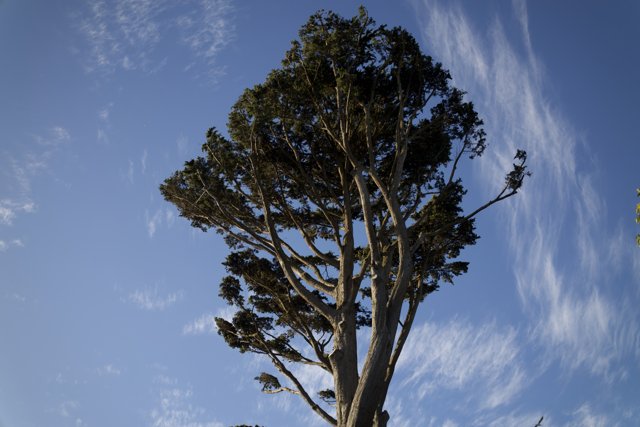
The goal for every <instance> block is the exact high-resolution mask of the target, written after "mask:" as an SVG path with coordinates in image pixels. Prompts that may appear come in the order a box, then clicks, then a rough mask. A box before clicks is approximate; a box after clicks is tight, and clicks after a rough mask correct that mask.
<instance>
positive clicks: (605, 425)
mask: <svg viewBox="0 0 640 427" xmlns="http://www.w3.org/2000/svg"><path fill="white" fill-rule="evenodd" d="M572 418H573V419H572V420H571V421H570V422H569V423H568V424H565V427H616V426H618V425H620V424H619V423H617V422H616V423H614V422H613V420H611V419H610V418H609V417H608V416H606V415H604V414H594V413H593V410H592V409H591V406H589V405H588V404H586V403H585V404H583V405H582V406H580V408H578V409H577V410H576V411H575V412H574V413H573V414H572Z"/></svg>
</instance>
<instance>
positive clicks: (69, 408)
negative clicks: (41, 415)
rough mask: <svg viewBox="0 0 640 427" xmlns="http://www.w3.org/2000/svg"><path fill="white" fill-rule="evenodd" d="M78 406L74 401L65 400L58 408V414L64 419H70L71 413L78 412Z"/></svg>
mask: <svg viewBox="0 0 640 427" xmlns="http://www.w3.org/2000/svg"><path fill="white" fill-rule="evenodd" d="M79 407H80V404H79V403H78V401H76V400H66V401H64V402H62V403H61V404H60V406H59V407H58V414H60V416H61V417H64V418H70V417H72V416H73V413H74V412H75V411H77V410H78V408H79Z"/></svg>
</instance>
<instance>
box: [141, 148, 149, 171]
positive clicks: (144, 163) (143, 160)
mask: <svg viewBox="0 0 640 427" xmlns="http://www.w3.org/2000/svg"><path fill="white" fill-rule="evenodd" d="M148 156H149V153H148V152H147V149H146V148H145V149H144V151H143V152H142V157H141V158H140V168H141V169H142V174H143V175H144V174H145V172H147V157H148Z"/></svg>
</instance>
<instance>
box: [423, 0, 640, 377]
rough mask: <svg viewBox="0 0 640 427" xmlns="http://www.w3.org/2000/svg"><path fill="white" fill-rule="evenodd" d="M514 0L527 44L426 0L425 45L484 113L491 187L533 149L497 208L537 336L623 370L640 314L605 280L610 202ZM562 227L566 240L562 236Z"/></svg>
mask: <svg viewBox="0 0 640 427" xmlns="http://www.w3.org/2000/svg"><path fill="white" fill-rule="evenodd" d="M514 4H515V14H516V19H517V21H518V23H519V25H520V30H521V34H522V40H521V42H522V44H521V45H519V44H518V43H517V41H514V40H513V39H509V38H508V37H507V36H506V34H505V31H504V29H503V27H502V24H501V23H500V22H499V21H495V23H494V25H493V27H492V28H491V30H490V31H489V33H488V34H483V33H481V32H479V31H477V30H476V29H474V28H472V27H471V25H470V24H469V22H468V20H467V18H466V16H465V15H464V13H463V12H462V11H461V10H460V9H459V8H455V7H450V6H449V5H448V4H447V5H446V6H445V3H440V2H434V1H430V0H426V1H423V2H422V3H420V6H418V11H419V15H420V17H421V23H422V27H423V28H424V33H423V35H424V39H425V42H426V43H428V48H429V49H430V50H431V51H432V52H433V53H434V54H435V56H436V57H437V58H438V60H441V61H442V62H443V63H444V64H446V65H447V66H449V67H450V70H451V72H452V75H453V76H454V81H455V84H456V85H457V86H460V87H462V88H464V89H465V90H467V91H468V92H469V94H470V95H469V98H470V99H472V100H473V101H474V102H475V105H476V107H477V108H478V109H479V111H480V113H481V115H483V116H484V118H485V123H486V128H487V134H488V139H489V142H490V144H491V147H490V150H488V151H487V153H486V154H485V156H483V159H482V160H481V161H480V162H477V163H479V164H480V167H481V169H480V171H479V175H480V178H481V182H483V183H484V186H485V187H486V188H487V191H494V190H493V189H495V188H496V187H497V186H498V185H501V183H502V182H503V181H502V180H503V175H502V174H503V173H504V172H505V171H507V170H508V169H509V167H510V165H511V162H512V160H511V159H512V156H513V154H514V153H515V151H516V148H524V149H526V150H527V151H528V154H529V161H530V165H531V168H532V170H533V174H534V175H533V177H532V178H531V179H530V180H528V182H526V183H525V186H524V189H523V190H522V191H521V192H520V194H519V195H518V196H517V197H516V198H515V199H512V200H511V201H510V202H509V204H510V206H509V209H508V210H501V211H500V212H501V214H503V215H505V216H506V221H504V223H505V224H508V230H509V237H508V238H509V243H510V246H511V248H512V253H513V254H514V260H515V267H514V273H515V276H516V281H517V287H518V292H519V295H520V297H521V302H522V305H523V309H524V310H525V311H526V312H527V313H529V315H530V319H531V322H532V323H533V330H534V332H535V334H536V335H535V337H536V338H537V340H538V343H539V344H540V345H541V346H543V348H546V350H547V354H548V355H549V356H550V357H552V358H556V359H559V360H561V361H562V362H563V363H564V364H565V365H566V366H568V367H570V368H574V369H575V368H578V367H584V368H586V369H588V370H590V371H591V372H592V373H594V374H599V375H603V376H605V377H611V376H612V375H613V376H616V375H623V374H624V373H623V372H617V369H616V368H615V366H614V365H615V362H616V361H617V360H620V359H621V358H622V357H623V356H624V354H629V353H632V354H635V355H636V357H637V354H638V352H637V345H635V344H633V343H636V342H638V337H640V329H638V328H637V327H636V325H637V324H638V314H637V313H634V312H633V311H630V310H627V311H622V310H618V309H616V308H615V307H616V306H619V305H620V303H621V302H620V301H614V299H613V297H612V295H611V293H610V292H608V291H607V286H605V285H609V284H608V283H606V282H607V281H608V280H611V279H610V277H611V275H610V274H609V272H610V270H611V269H610V266H609V265H608V264H607V260H608V259H610V256H609V253H608V248H609V247H610V246H611V242H612V240H614V239H612V238H611V235H613V234H614V233H609V232H608V231H607V230H606V227H605V226H604V218H605V215H606V204H605V203H604V202H603V199H602V196H600V194H599V193H598V192H597V190H596V188H594V186H593V185H592V183H593V182H596V181H597V180H595V179H594V178H593V177H592V176H591V175H590V172H586V171H583V170H582V169H581V168H580V167H579V165H578V164H577V150H578V139H577V137H576V136H575V135H576V132H575V131H574V130H573V129H572V127H571V125H570V124H569V123H568V122H567V121H566V119H565V118H564V117H563V115H562V113H561V112H560V111H557V109H556V108H554V107H553V106H552V105H551V104H550V103H549V101H548V100H547V96H546V95H545V93H544V85H545V78H544V77H545V76H544V74H543V71H542V70H543V67H542V66H541V65H540V63H539V62H538V59H537V57H536V55H535V53H534V51H533V47H532V45H531V39H530V37H529V30H528V17H527V10H526V5H525V3H524V2H515V3H514ZM421 6H424V7H421ZM520 52H524V55H523V54H521V53H520ZM563 233H564V234H567V233H568V234H569V236H570V237H569V240H568V241H567V239H566V238H563V239H562V240H560V238H561V236H564V234H563ZM603 242H604V244H603ZM629 296H630V295H624V296H623V297H622V298H620V300H621V301H624V300H626V299H628V297H629ZM635 297H636V301H637V296H635ZM629 325H631V326H629ZM622 330H626V334H628V335H631V336H632V337H634V336H635V337H636V338H634V339H631V340H630V341H629V342H628V343H626V344H622V343H620V344H619V345H616V343H615V342H614V338H613V337H615V336H616V335H619V334H620V333H622Z"/></svg>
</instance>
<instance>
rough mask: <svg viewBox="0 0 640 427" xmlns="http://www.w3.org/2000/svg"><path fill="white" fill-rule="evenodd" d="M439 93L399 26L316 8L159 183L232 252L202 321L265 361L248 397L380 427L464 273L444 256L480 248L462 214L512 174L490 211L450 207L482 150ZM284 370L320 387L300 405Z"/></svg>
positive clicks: (460, 101)
mask: <svg viewBox="0 0 640 427" xmlns="http://www.w3.org/2000/svg"><path fill="white" fill-rule="evenodd" d="M450 81H451V76H450V75H449V72H448V71H447V70H445V69H444V68H443V67H442V65H441V64H439V63H436V62H434V61H433V59H432V58H431V57H429V56H427V55H425V54H423V53H422V52H421V50H420V47H419V45H418V43H417V42H416V40H415V39H414V38H413V37H412V36H411V35H410V34H409V33H408V32H407V31H405V30H404V29H402V28H388V27H386V26H378V25H376V24H375V22H374V21H373V20H372V19H371V18H370V17H369V16H368V15H367V13H366V11H365V10H364V9H361V10H360V13H359V15H358V16H356V17H353V18H351V19H345V18H342V17H340V16H338V15H336V14H334V13H332V12H323V11H320V12H318V13H317V14H315V15H313V16H311V17H310V19H309V21H308V22H307V23H306V25H304V26H303V27H302V28H301V30H300V32H299V40H296V41H293V42H292V45H291V48H290V49H289V51H288V52H286V54H285V57H284V59H283V61H282V65H281V67H280V68H278V69H275V70H273V71H272V72H271V73H270V74H269V75H268V76H267V77H266V80H265V81H264V83H262V84H258V85H256V86H255V87H253V88H250V89H247V90H245V91H244V93H243V94H242V95H241V96H240V98H239V99H238V101H237V102H236V103H235V105H234V106H233V107H232V109H231V112H230V115H229V119H228V136H225V135H223V134H222V133H220V132H219V131H217V130H216V129H209V131H208V132H207V134H206V142H205V143H204V145H203V147H202V149H203V155H202V156H201V157H198V158H196V159H193V160H190V161H187V162H186V163H185V166H184V168H183V169H182V170H179V171H177V172H175V173H174V174H173V175H172V176H171V177H169V178H168V179H166V180H165V182H164V184H162V185H161V192H162V194H163V195H164V197H165V198H166V200H168V201H170V202H171V203H173V204H174V205H175V206H176V207H177V208H178V210H179V212H180V214H181V215H182V216H183V217H185V218H187V219H189V220H190V221H191V224H192V225H193V226H194V227H197V228H201V229H202V230H209V229H213V230H215V231H217V232H218V233H220V234H221V235H222V236H223V237H224V240H225V242H226V243H227V245H228V246H229V248H230V252H229V254H228V256H227V258H226V261H225V262H224V266H225V267H226V270H227V271H228V273H229V274H228V275H227V276H226V277H224V278H223V279H222V281H221V283H220V296H221V297H222V298H223V299H224V300H225V301H226V302H227V303H228V304H230V305H232V306H234V307H235V308H236V309H237V310H236V312H235V315H234V316H233V319H232V320H230V321H229V320H225V319H222V318H217V319H216V323H217V327H218V332H219V334H220V335H222V337H224V339H225V341H226V343H227V344H228V345H229V346H231V347H233V348H236V349H238V350H239V351H240V352H251V353H257V354H260V355H263V356H264V357H266V358H267V359H269V360H270V361H271V362H272V364H273V366H274V368H275V370H274V371H273V372H271V373H267V372H263V373H261V374H259V375H258V376H257V377H256V379H257V380H258V381H259V382H260V383H261V384H262V390H263V391H264V392H266V393H279V392H290V393H293V394H296V395H299V396H300V398H302V399H303V400H304V401H305V402H306V403H307V404H308V405H309V406H310V407H311V408H312V409H313V411H315V412H316V413H317V414H318V415H319V416H321V417H322V418H323V419H324V420H326V421H327V422H328V423H330V424H332V425H337V426H350V427H353V426H359V427H363V426H372V425H376V426H383V425H386V423H387V420H388V419H389V414H388V413H387V411H385V410H384V402H385V398H386V396H387V391H388V389H389V384H390V382H391V379H392V377H393V374H394V370H395V368H396V365H397V362H398V358H399V357H400V354H401V352H402V349H403V346H404V345H405V343H406V342H407V337H408V336H409V332H410V330H411V327H412V324H413V321H414V319H415V316H416V312H417V310H418V307H419V306H420V304H421V303H422V302H423V301H424V299H425V297H426V296H427V295H429V294H431V293H432V292H434V291H435V290H437V289H438V287H439V286H440V284H441V283H443V282H452V280H453V279H454V277H455V276H458V275H460V274H462V273H464V272H466V271H467V262H464V261H460V260H458V256H459V254H460V252H461V250H462V249H463V248H464V247H465V246H468V245H473V244H474V243H475V242H476V239H477V238H478V236H477V235H476V233H475V231H474V217H475V216H476V215H477V214H479V213H480V212H481V211H483V210H485V209H486V208H488V207H489V206H491V205H493V204H495V203H497V202H500V201H502V200H504V199H507V198H508V197H511V196H513V195H514V194H516V192H517V191H518V190H519V189H520V188H521V186H522V183H523V179H524V178H525V176H526V175H527V174H528V172H527V171H526V166H525V161H526V154H525V153H524V152H523V151H518V152H517V153H515V160H514V164H513V168H512V169H511V170H509V171H505V172H507V173H506V178H505V180H504V182H502V183H500V184H499V185H500V189H499V190H498V191H497V192H496V195H495V197H493V198H491V199H489V200H487V201H486V203H484V204H482V205H480V206H478V207H477V208H475V209H471V210H468V211H464V210H463V207H462V202H463V197H464V195H465V193H466V189H465V187H464V186H463V184H462V180H461V178H460V177H459V172H460V169H461V165H462V163H463V162H465V160H467V159H474V158H477V157H479V156H480V155H481V154H482V153H483V152H484V150H485V147H486V142H485V132H484V131H483V129H482V121H481V119H480V118H479V117H478V114H477V113H476V111H475V110H474V107H473V104H472V103H471V102H467V101H465V99H464V93H463V92H462V91H461V90H459V89H457V88H455V87H452V85H451V84H450ZM360 328H369V330H368V334H358V333H357V331H358V329H360ZM365 336H368V337H370V338H368V343H365V345H367V347H368V348H367V351H366V353H364V352H363V353H364V354H358V348H359V346H358V342H357V341H358V338H359V337H360V338H361V339H362V337H365ZM359 362H361V363H362V366H361V368H359ZM297 364H307V365H312V366H315V367H317V368H319V369H322V370H324V371H326V372H327V373H328V374H329V375H331V376H332V377H333V387H332V388H331V389H327V390H322V391H320V392H319V393H318V395H312V394H310V393H309V391H308V390H307V389H306V388H305V384H302V383H301V381H300V380H299V379H298V378H297V376H296V375H295V367H296V365H297ZM322 401H324V402H325V403H323V402H322Z"/></svg>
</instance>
